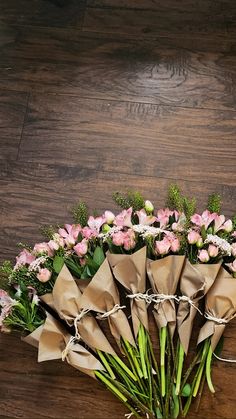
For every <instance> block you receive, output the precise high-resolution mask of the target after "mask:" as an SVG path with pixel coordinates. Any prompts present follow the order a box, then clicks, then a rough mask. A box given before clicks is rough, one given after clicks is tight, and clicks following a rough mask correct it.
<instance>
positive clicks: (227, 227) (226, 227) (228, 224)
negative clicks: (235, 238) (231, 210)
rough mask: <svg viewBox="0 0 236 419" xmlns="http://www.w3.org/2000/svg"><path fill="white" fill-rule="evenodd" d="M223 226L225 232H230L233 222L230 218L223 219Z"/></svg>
mask: <svg viewBox="0 0 236 419" xmlns="http://www.w3.org/2000/svg"><path fill="white" fill-rule="evenodd" d="M223 227H224V230H225V231H226V232H227V233H230V232H231V231H232V230H233V223H232V220H227V221H225V223H224V225H223Z"/></svg>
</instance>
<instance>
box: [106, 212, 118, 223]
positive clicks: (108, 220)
mask: <svg viewBox="0 0 236 419" xmlns="http://www.w3.org/2000/svg"><path fill="white" fill-rule="evenodd" d="M104 217H105V220H106V223H107V224H112V223H113V221H114V219H115V215H114V214H113V212H111V211H105V213H104Z"/></svg>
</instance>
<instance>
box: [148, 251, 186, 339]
mask: <svg viewBox="0 0 236 419" xmlns="http://www.w3.org/2000/svg"><path fill="white" fill-rule="evenodd" d="M184 261H185V256H177V255H170V256H167V257H165V258H163V259H159V260H155V261H152V260H148V261H147V273H148V277H149V281H150V283H151V286H152V289H153V292H154V293H155V294H164V295H175V293H176V290H177V286H178V283H179V279H180V275H181V272H182V269H183V265H184ZM153 315H154V318H155V321H156V324H157V327H158V328H159V329H161V328H162V327H165V326H167V325H168V328H169V331H170V335H171V337H172V338H173V335H174V332H175V327H176V308H175V301H174V300H164V301H161V302H160V303H158V304H155V305H154V310H153Z"/></svg>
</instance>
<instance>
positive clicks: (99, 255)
mask: <svg viewBox="0 0 236 419" xmlns="http://www.w3.org/2000/svg"><path fill="white" fill-rule="evenodd" d="M93 260H94V262H95V263H97V265H98V266H101V264H102V263H103V261H104V260H105V255H104V252H103V250H102V248H101V247H100V246H97V247H96V249H95V251H94V254H93Z"/></svg>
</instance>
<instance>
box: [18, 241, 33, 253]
mask: <svg viewBox="0 0 236 419" xmlns="http://www.w3.org/2000/svg"><path fill="white" fill-rule="evenodd" d="M17 246H18V247H20V248H21V249H26V250H28V251H29V252H31V251H32V247H31V246H30V245H29V244H26V243H22V242H20V243H17Z"/></svg>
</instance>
